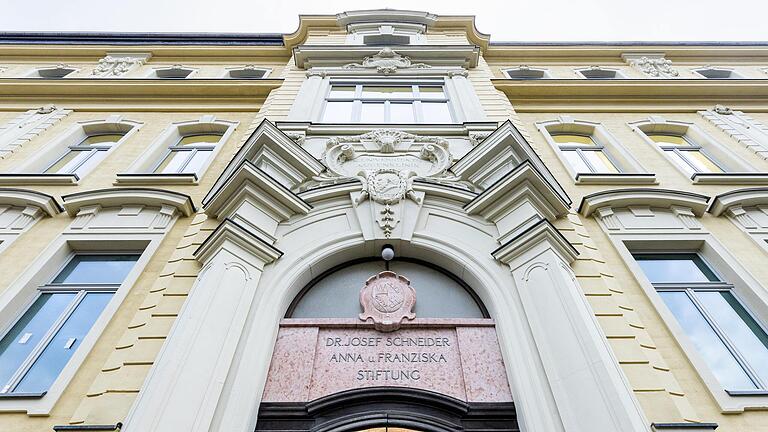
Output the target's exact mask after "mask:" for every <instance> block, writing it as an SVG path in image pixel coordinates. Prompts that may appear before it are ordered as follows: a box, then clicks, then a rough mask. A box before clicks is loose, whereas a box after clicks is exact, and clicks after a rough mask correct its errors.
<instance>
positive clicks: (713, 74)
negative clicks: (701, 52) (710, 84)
mask: <svg viewBox="0 0 768 432" xmlns="http://www.w3.org/2000/svg"><path fill="white" fill-rule="evenodd" d="M693 71H694V72H696V73H697V74H699V75H701V76H703V77H704V78H707V79H739V78H741V75H739V74H737V73H736V72H734V71H732V70H730V69H720V68H702V69H694V70H693Z"/></svg>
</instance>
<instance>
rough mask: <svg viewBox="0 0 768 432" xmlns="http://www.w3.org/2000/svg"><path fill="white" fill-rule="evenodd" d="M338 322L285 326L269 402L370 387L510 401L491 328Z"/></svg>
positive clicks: (425, 322)
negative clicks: (393, 327) (390, 328)
mask: <svg viewBox="0 0 768 432" xmlns="http://www.w3.org/2000/svg"><path fill="white" fill-rule="evenodd" d="M332 321H333V320H317V321H316V322H312V320H285V321H284V322H283V325H282V326H281V328H280V332H279V334H278V340H277V343H276V345H275V350H274V353H273V356H272V364H271V366H270V369H269V376H268V378H267V384H266V387H265V390H264V397H263V400H264V401H270V402H306V401H311V400H315V399H318V398H321V397H323V396H328V395H330V394H333V393H337V392H340V391H344V390H349V389H355V388H365V387H411V388H420V389H425V390H430V391H434V392H437V393H442V394H445V395H448V396H451V397H454V398H457V399H460V400H464V401H468V402H508V401H511V400H512V395H511V394H510V390H509V385H508V382H507V376H506V370H505V368H504V362H503V360H502V358H501V352H500V350H499V345H498V341H497V339H496V331H495V329H494V328H493V324H492V323H493V322H492V321H490V320H487V321H489V322H490V323H491V324H490V325H488V323H487V322H484V323H479V322H478V323H474V322H470V320H465V321H467V322H459V321H461V320H456V321H455V322H456V324H453V325H451V323H449V322H447V321H446V320H441V322H440V323H437V324H439V325H437V324H435V323H432V322H431V321H429V320H419V319H416V320H414V321H412V322H407V323H404V324H405V325H404V326H403V327H402V328H401V329H400V330H397V331H394V332H386V333H385V332H380V331H377V330H375V329H374V326H373V325H372V324H369V323H365V324H364V323H359V322H358V323H355V324H351V323H348V322H343V321H340V320H339V322H332ZM443 321H445V322H443ZM474 321H477V320H474ZM484 321H486V320H484Z"/></svg>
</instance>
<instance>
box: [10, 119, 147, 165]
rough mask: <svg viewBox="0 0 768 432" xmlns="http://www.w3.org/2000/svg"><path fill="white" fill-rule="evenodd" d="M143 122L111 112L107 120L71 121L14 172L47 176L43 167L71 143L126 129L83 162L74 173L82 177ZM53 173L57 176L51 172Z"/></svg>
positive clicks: (50, 162)
mask: <svg viewBox="0 0 768 432" xmlns="http://www.w3.org/2000/svg"><path fill="white" fill-rule="evenodd" d="M142 125H143V123H141V122H137V121H133V120H126V119H123V117H122V116H119V115H112V116H109V117H107V118H106V119H104V120H93V121H85V122H78V123H76V124H74V125H72V127H70V128H69V129H68V130H67V131H65V132H64V133H62V134H61V135H59V136H58V137H56V138H54V139H53V140H52V142H51V143H50V144H48V145H46V146H45V147H44V148H42V149H41V151H40V152H39V154H38V155H37V156H35V157H33V158H31V159H30V160H29V161H27V162H26V163H23V164H22V165H21V166H20V167H19V170H18V171H17V172H16V173H14V174H18V173H21V174H40V176H41V177H42V178H44V177H45V176H46V174H42V172H43V170H45V169H46V168H48V166H50V165H51V164H52V163H53V162H55V161H56V160H57V159H58V158H59V157H61V156H62V155H64V154H65V153H66V152H67V151H69V149H68V146H70V145H74V144H77V143H79V142H80V141H82V140H83V139H85V138H86V137H87V136H88V135H90V134H99V133H111V132H121V133H125V135H123V137H122V138H121V139H120V140H119V141H118V142H117V143H115V145H114V146H112V147H111V148H110V149H109V150H106V151H100V152H98V153H99V154H97V155H94V156H92V157H91V158H90V159H88V162H87V163H85V164H84V168H83V167H82V166H81V167H80V168H78V169H77V171H76V172H74V173H72V174H75V175H76V176H77V178H78V179H82V178H84V177H85V176H86V175H88V173H90V172H91V171H92V170H93V169H95V168H96V167H97V166H98V163H99V162H100V161H102V160H104V159H105V158H107V157H108V156H109V155H110V154H111V153H112V152H114V151H115V150H116V149H117V148H118V147H120V146H121V145H122V144H123V143H124V142H125V141H126V140H128V139H129V138H130V137H131V136H132V135H133V134H135V133H136V132H137V131H138V130H139V129H140V128H141V126H142ZM52 177H55V176H53V175H52Z"/></svg>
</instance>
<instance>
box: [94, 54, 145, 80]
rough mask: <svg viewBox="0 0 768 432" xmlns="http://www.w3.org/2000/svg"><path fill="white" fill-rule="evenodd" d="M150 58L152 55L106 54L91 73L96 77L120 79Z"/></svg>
mask: <svg viewBox="0 0 768 432" xmlns="http://www.w3.org/2000/svg"><path fill="white" fill-rule="evenodd" d="M150 57H152V53H149V52H147V53H107V55H106V56H104V58H101V59H99V62H98V64H97V65H96V68H94V70H93V72H92V73H91V74H92V75H94V76H97V77H120V76H122V75H125V74H127V73H128V72H130V71H131V70H133V69H135V68H136V67H138V66H141V65H143V64H144V63H146V62H147V60H149V58H150Z"/></svg>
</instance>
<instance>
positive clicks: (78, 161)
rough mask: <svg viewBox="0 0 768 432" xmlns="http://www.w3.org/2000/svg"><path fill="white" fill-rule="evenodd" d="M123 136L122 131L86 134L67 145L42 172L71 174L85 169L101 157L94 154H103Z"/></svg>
mask: <svg viewBox="0 0 768 432" xmlns="http://www.w3.org/2000/svg"><path fill="white" fill-rule="evenodd" d="M124 136H125V134H124V133H108V134H94V135H88V136H86V137H85V138H84V139H83V140H82V141H80V142H79V143H77V144H74V145H70V146H68V151H67V152H66V153H65V154H64V155H63V156H61V157H59V158H58V159H56V160H55V161H54V162H53V163H52V164H50V165H49V166H48V167H47V168H45V169H44V170H43V173H46V174H73V173H76V172H77V171H80V170H84V169H87V168H89V167H90V166H92V165H94V164H95V163H97V162H98V160H99V159H101V158H100V157H95V156H97V155H98V154H99V153H101V155H102V156H103V155H104V154H105V152H107V151H108V150H109V149H111V148H112V147H113V146H114V145H115V144H117V143H118V142H119V141H120V140H121V139H122V138H123V137H124Z"/></svg>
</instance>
